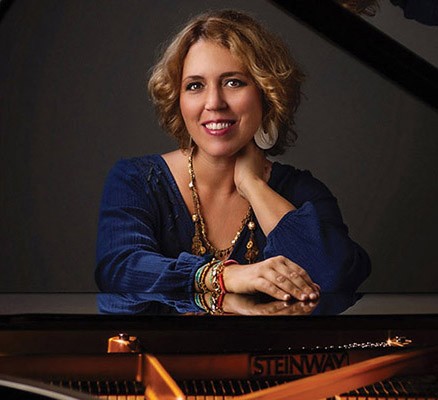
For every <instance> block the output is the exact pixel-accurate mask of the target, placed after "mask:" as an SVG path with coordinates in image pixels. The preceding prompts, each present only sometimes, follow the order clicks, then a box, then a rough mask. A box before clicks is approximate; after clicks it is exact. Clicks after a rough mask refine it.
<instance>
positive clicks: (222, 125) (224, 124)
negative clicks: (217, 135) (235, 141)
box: [205, 122, 232, 131]
mask: <svg viewBox="0 0 438 400" xmlns="http://www.w3.org/2000/svg"><path fill="white" fill-rule="evenodd" d="M231 125H232V124H231V122H210V123H208V124H206V125H205V126H206V127H207V128H208V129H210V130H212V131H218V130H221V129H226V128H228V127H229V126H231Z"/></svg>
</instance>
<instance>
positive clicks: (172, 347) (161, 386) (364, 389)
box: [0, 0, 438, 400]
mask: <svg viewBox="0 0 438 400" xmlns="http://www.w3.org/2000/svg"><path fill="white" fill-rule="evenodd" d="M8 3H10V2H5V1H3V2H2V3H1V5H2V7H3V9H7V6H8ZM274 3H275V4H276V5H277V6H278V7H279V8H281V9H282V10H284V12H286V13H290V14H291V15H293V16H294V18H297V19H299V20H302V21H303V22H304V23H306V24H308V25H310V26H311V27H312V28H313V29H315V30H317V31H318V32H320V33H321V34H322V35H325V36H327V37H328V38H329V39H330V40H332V41H335V42H336V43H338V44H339V45H340V46H342V47H344V48H345V49H346V50H347V51H351V52H353V53H354V54H355V56H356V57H359V58H361V59H362V60H363V61H364V62H365V63H368V64H369V65H371V66H372V67H373V68H375V69H376V70H378V71H379V72H380V73H382V74H384V75H386V76H387V77H388V78H389V79H391V80H394V81H395V82H396V83H397V84H399V85H401V86H403V87H404V88H405V89H406V90H407V91H410V92H411V93H412V94H413V95H415V96H417V97H419V98H420V99H421V101H424V102H425V103H427V104H429V105H430V106H432V107H436V106H437V97H436V93H437V92H438V88H437V84H438V79H437V71H436V68H434V67H432V66H430V65H429V64H428V63H427V62H424V60H422V59H420V58H419V57H417V56H415V54H413V53H411V52H409V51H407V50H406V49H404V48H403V47H401V46H399V45H398V44H397V43H395V42H394V41H392V40H390V39H389V38H388V37H386V36H384V35H382V34H380V33H379V32H378V31H376V30H374V29H372V28H371V27H369V26H368V25H367V24H365V23H361V22H360V20H359V23H358V19H357V17H355V16H352V15H350V14H349V13H348V12H346V11H345V10H343V9H341V8H340V7H339V6H338V5H336V4H334V3H332V2H329V1H326V2H315V1H310V0H307V1H275V2H274ZM316 3H318V4H316ZM316 5H317V6H318V7H316ZM315 10H319V12H315ZM339 21H342V23H340V22H339ZM335 25H338V27H339V25H342V26H343V29H344V31H345V30H348V32H349V35H344V34H343V31H342V30H340V29H336V26H335ZM364 38H368V39H367V40H364ZM353 44H354V46H353ZM376 55H378V56H377V57H376ZM102 298H105V299H106V300H107V301H108V298H112V299H113V301H114V303H117V302H120V304H126V302H128V303H129V304H130V305H131V306H132V312H126V309H127V308H126V307H124V308H123V309H124V310H125V312H124V313H123V314H114V315H108V314H105V313H102V309H101V308H100V307H99V305H100V304H101V302H102ZM437 300H438V294H436V293H423V294H419V293H414V294H412V293H411V294H410V293H403V294H395V293H387V294H384V293H382V294H376V293H327V294H324V295H323V296H322V298H321V299H320V301H319V302H318V303H317V304H313V305H303V304H301V303H290V304H285V305H284V306H283V307H282V308H278V307H270V305H272V304H271V300H270V299H266V298H263V297H260V298H241V299H239V301H242V303H243V304H246V305H249V306H248V307H246V308H244V310H245V312H242V314H248V315H238V314H232V315H231V314H224V315H209V314H204V313H201V312H199V310H198V311H197V312H196V310H190V309H189V308H188V306H187V304H190V303H191V301H192V300H191V299H190V298H188V295H187V294H178V293H172V294H169V293H165V294H162V293H159V294H152V295H150V296H148V295H142V294H95V293H77V294H74V293H45V294H42V293H40V294H37V293H34V294H32V293H3V294H0V314H1V315H0V398H2V399H3V398H5V399H42V398H56V399H90V398H96V397H98V398H102V399H126V400H128V399H183V398H186V399H188V400H194V399H215V400H218V399H242V400H243V399H299V400H306V399H309V400H310V399H315V400H316V399H438V359H437V347H436V346H437V343H438V301H437Z"/></svg>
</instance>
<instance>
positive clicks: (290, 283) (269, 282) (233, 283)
mask: <svg viewBox="0 0 438 400" xmlns="http://www.w3.org/2000/svg"><path fill="white" fill-rule="evenodd" d="M223 278H224V284H225V288H226V289H227V291H228V292H230V293H248V294H249V293H257V292H261V293H265V294H268V295H269V296H271V297H273V298H275V299H277V300H284V301H287V300H290V299H292V298H295V299H297V300H302V301H307V300H316V299H318V298H319V294H320V287H319V285H318V284H316V283H314V282H313V281H312V280H311V279H310V277H309V275H308V274H307V272H306V271H305V270H304V269H303V268H301V267H300V266H299V265H298V264H296V263H294V262H293V261H291V260H289V259H288V258H286V257H283V256H277V257H272V258H268V259H267V260H264V261H261V262H258V263H255V264H249V265H239V264H236V265H229V266H227V267H226V268H225V270H224V273H223Z"/></svg>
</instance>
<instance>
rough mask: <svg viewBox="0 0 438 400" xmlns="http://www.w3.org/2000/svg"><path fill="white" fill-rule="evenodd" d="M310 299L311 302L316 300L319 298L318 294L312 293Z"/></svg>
mask: <svg viewBox="0 0 438 400" xmlns="http://www.w3.org/2000/svg"><path fill="white" fill-rule="evenodd" d="M309 298H310V300H316V299H317V298H318V295H317V294H316V293H310V294H309Z"/></svg>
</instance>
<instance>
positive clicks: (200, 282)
mask: <svg viewBox="0 0 438 400" xmlns="http://www.w3.org/2000/svg"><path fill="white" fill-rule="evenodd" d="M219 262H221V261H218V260H216V259H215V258H213V259H212V260H211V261H210V262H208V263H207V264H204V265H203V266H202V267H200V268H199V269H198V270H197V271H196V273H195V283H196V286H197V287H198V289H199V290H200V291H201V292H204V293H205V292H208V291H209V289H208V287H207V284H206V283H205V280H206V278H207V275H208V272H209V271H210V269H211V268H213V267H214V266H215V265H216V264H218V263H219Z"/></svg>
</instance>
